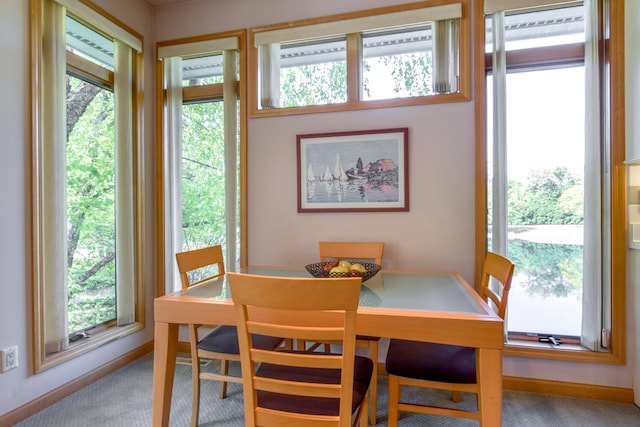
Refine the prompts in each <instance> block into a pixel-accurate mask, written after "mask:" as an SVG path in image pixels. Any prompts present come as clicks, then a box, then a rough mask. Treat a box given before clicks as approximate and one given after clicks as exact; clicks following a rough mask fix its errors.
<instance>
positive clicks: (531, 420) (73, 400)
mask: <svg viewBox="0 0 640 427" xmlns="http://www.w3.org/2000/svg"><path fill="white" fill-rule="evenodd" d="M152 371H153V356H152V355H151V354H150V355H147V356H145V357H143V358H141V359H139V360H137V361H135V362H133V363H131V364H130V365H128V366H126V367H124V368H122V369H120V370H118V371H117V372H115V373H113V374H111V375H109V376H107V377H104V378H102V379H100V380H98V381H96V382H95V383H93V384H91V385H89V386H87V387H85V388H84V389H82V390H80V391H78V392H76V393H74V394H72V395H70V396H68V397H66V398H65V399H63V400H61V401H60V402H58V403H56V404H54V405H52V406H50V407H48V408H46V409H44V410H42V411H41V412H38V413H36V414H34V415H33V416H31V417H30V418H28V419H26V420H25V421H23V422H21V423H19V424H17V426H18V427H31V426H38V427H40V426H56V427H93V426H114V427H137V426H141V427H142V426H150V425H151V388H152V384H153V379H152ZM406 397H407V398H410V399H416V400H420V399H430V400H432V401H434V400H437V401H440V402H446V403H450V400H449V397H450V395H449V394H448V393H445V392H439V391H429V392H426V393H425V392H424V391H417V390H409V391H408V392H407V395H406ZM201 402H202V403H201V405H200V408H201V409H200V425H201V426H204V427H206V426H221V425H224V426H229V427H236V426H237V427H240V426H244V417H243V407H242V387H241V386H240V385H239V384H229V389H228V397H227V398H226V399H224V400H219V399H218V398H217V383H215V382H213V381H204V382H203V385H202V395H201ZM461 404H462V405H468V406H474V405H475V397H474V396H473V395H465V394H463V401H462V402H461ZM386 413H387V387H386V377H381V378H380V387H379V401H378V425H379V426H385V425H387V415H386ZM502 413H503V426H505V427H511V426H513V427H545V426H549V427H557V426H562V427H573V426H575V427H585V426H607V427H616V426H620V427H631V426H640V408H638V407H636V406H635V405H633V404H625V403H616V402H605V401H600V400H590V399H576V398H570V397H558V396H549V395H543V394H536V393H523V392H512V391H505V392H504V399H503V412H502ZM190 418H191V367H190V366H188V365H178V366H177V367H176V376H175V382H174V388H173V401H172V405H171V422H170V425H171V426H172V427H173V426H175V427H178V426H189V423H190ZM398 425H399V426H401V427H406V426H477V425H478V423H477V422H476V421H472V420H462V419H455V418H447V417H437V416H429V415H422V414H409V413H401V419H400V422H399V423H398Z"/></svg>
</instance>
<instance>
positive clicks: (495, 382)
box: [477, 348, 502, 427]
mask: <svg viewBox="0 0 640 427" xmlns="http://www.w3.org/2000/svg"><path fill="white" fill-rule="evenodd" d="M477 357H478V361H477V366H478V369H477V371H478V376H479V378H478V381H479V382H480V393H479V394H478V409H480V414H481V416H480V425H481V426H482V427H494V426H495V427H499V426H501V425H502V351H501V350H496V349H487V348H484V349H483V348H480V349H478V352H477Z"/></svg>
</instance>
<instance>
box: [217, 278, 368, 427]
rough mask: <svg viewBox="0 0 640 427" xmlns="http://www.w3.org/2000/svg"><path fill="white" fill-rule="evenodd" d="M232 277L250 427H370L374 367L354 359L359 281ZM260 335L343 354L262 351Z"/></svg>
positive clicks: (232, 294) (345, 279) (366, 362)
mask: <svg viewBox="0 0 640 427" xmlns="http://www.w3.org/2000/svg"><path fill="white" fill-rule="evenodd" d="M227 276H228V279H229V286H230V289H231V296H232V298H233V302H234V304H235V311H236V319H237V325H238V336H239V340H240V356H241V366H242V379H243V388H244V406H245V425H246V426H258V425H259V426H264V427H269V426H277V427H281V426H285V425H286V426H300V427H303V426H305V427H306V426H317V427H321V426H323V427H324V426H326V427H329V426H336V427H338V426H339V427H347V426H351V425H352V419H353V423H354V424H353V425H357V424H358V423H359V424H360V426H361V427H365V426H366V423H367V406H368V405H367V403H368V402H367V399H368V389H369V385H370V383H371V373H372V371H373V361H371V359H369V358H367V357H362V356H356V354H355V331H356V316H357V310H358V301H359V297H360V284H361V279H360V278H359V277H349V278H331V279H330V278H326V279H324V278H321V279H316V278H294V277H274V276H259V275H250V274H240V273H229V274H228V275H227ZM309 296H313V297H312V298H310V297H309ZM251 334H254V335H251ZM255 334H264V335H270V336H277V337H279V338H283V339H302V340H310V341H325V340H329V341H339V342H340V344H341V345H342V349H343V352H342V354H331V353H323V352H307V351H294V350H287V351H284V350H277V351H269V350H261V349H258V348H256V346H255V344H256V342H255V340H253V338H252V336H255ZM256 366H258V367H256ZM354 414H355V417H354Z"/></svg>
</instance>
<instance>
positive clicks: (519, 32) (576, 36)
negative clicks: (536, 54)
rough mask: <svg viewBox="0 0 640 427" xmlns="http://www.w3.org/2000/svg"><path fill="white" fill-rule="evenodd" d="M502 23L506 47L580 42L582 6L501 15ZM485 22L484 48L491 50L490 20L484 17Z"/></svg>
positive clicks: (519, 47) (510, 48) (515, 48)
mask: <svg viewBox="0 0 640 427" xmlns="http://www.w3.org/2000/svg"><path fill="white" fill-rule="evenodd" d="M504 23H505V43H506V48H507V50H518V49H526V48H532V47H543V46H558V45H563V44H569V43H584V6H582V5H573V6H568V7H558V8H553V9H546V10H539V11H534V12H524V13H510V14H505V18H504ZM485 25H486V29H487V35H486V41H487V48H486V51H487V52H491V43H492V34H491V32H492V23H491V19H487V20H486V22H485Z"/></svg>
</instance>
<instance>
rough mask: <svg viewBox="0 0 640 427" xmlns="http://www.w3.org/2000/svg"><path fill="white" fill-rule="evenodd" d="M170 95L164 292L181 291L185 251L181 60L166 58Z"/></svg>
mask: <svg viewBox="0 0 640 427" xmlns="http://www.w3.org/2000/svg"><path fill="white" fill-rule="evenodd" d="M163 63H164V76H165V88H166V93H167V99H166V107H165V120H164V129H163V132H164V138H163V141H164V145H163V151H164V156H163V157H164V158H165V162H164V168H165V171H164V174H163V176H164V183H163V184H164V188H165V192H164V203H165V205H164V212H165V215H164V217H165V223H164V230H165V233H164V234H165V243H164V244H165V248H164V253H165V268H166V276H165V277H166V283H165V291H166V292H167V293H171V292H174V291H176V290H178V289H180V287H181V282H180V274H179V272H178V269H177V268H176V262H175V254H176V253H177V252H181V251H182V227H181V226H180V225H181V223H182V180H181V178H182V58H180V57H172V58H165V59H164V60H163Z"/></svg>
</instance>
